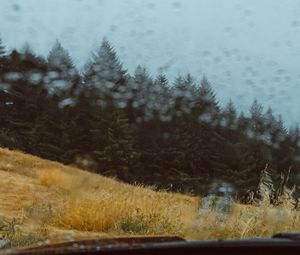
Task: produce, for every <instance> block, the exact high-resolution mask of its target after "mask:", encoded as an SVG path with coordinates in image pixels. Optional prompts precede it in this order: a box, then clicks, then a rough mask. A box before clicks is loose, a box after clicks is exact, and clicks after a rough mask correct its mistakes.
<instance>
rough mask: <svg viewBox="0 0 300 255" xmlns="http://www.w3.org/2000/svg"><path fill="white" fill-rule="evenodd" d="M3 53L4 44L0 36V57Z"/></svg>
mask: <svg viewBox="0 0 300 255" xmlns="http://www.w3.org/2000/svg"><path fill="white" fill-rule="evenodd" d="M4 55H5V46H4V45H3V44H2V39H1V38H0V58H1V57H3V56H4Z"/></svg>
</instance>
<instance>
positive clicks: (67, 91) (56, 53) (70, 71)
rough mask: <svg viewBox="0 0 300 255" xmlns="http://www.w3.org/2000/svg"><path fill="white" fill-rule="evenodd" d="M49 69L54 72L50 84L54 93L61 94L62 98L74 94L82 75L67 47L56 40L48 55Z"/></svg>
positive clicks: (50, 89) (49, 86)
mask: <svg viewBox="0 0 300 255" xmlns="http://www.w3.org/2000/svg"><path fill="white" fill-rule="evenodd" d="M47 61H48V68H49V71H52V72H54V77H51V78H50V80H49V84H48V89H49V91H50V92H51V93H52V94H59V95H60V97H61V98H62V100H63V99H64V98H67V97H70V96H74V94H76V92H78V91H77V89H78V84H79V82H80V77H79V74H78V71H77V69H76V67H75V66H74V64H73V61H72V59H71V57H70V55H69V53H68V51H67V50H66V49H64V48H63V47H62V46H61V44H60V42H59V41H58V40H56V42H55V44H54V46H53V47H52V49H51V51H50V52H49V55H48V57H47Z"/></svg>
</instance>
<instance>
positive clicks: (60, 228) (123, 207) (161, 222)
mask: <svg viewBox="0 0 300 255" xmlns="http://www.w3.org/2000/svg"><path fill="white" fill-rule="evenodd" d="M0 180H1V185H0V201H1V203H0V216H2V217H5V220H6V221H7V222H9V221H10V220H11V219H13V218H16V219H17V221H18V226H17V227H18V229H19V230H20V232H22V233H23V235H24V234H25V235H28V234H30V233H40V234H39V235H40V236H39V237H35V238H41V239H43V238H44V237H45V236H46V237H50V238H52V239H53V238H56V239H57V238H58V239H60V238H61V236H64V235H65V234H66V233H71V234H72V236H73V237H75V238H89V237H92V236H120V235H129V234H135V235H146V234H147V235H149V234H150V235H155V234H182V229H183V227H184V226H185V225H187V224H189V223H188V222H189V220H190V219H191V217H192V216H193V215H194V214H195V213H196V211H197V207H198V199H197V198H194V197H189V196H184V195H179V194H170V193H166V192H155V191H153V190H152V189H150V188H145V187H141V186H132V185H128V184H124V183H121V182H118V181H116V180H114V179H111V178H106V177H103V176H101V175H98V174H94V173H90V172H87V171H83V170H80V169H78V168H74V167H69V166H64V165H62V164H59V163H55V162H51V161H48V160H42V159H40V158H38V157H35V156H31V155H27V154H23V153H21V152H15V151H9V150H6V149H0Z"/></svg>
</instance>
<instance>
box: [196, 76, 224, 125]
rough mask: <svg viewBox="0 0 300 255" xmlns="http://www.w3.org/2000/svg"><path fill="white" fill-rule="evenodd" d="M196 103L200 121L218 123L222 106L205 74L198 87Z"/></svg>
mask: <svg viewBox="0 0 300 255" xmlns="http://www.w3.org/2000/svg"><path fill="white" fill-rule="evenodd" d="M196 105H197V113H198V118H199V120H200V121H204V122H211V123H213V124H214V125H216V124H217V123H216V121H217V120H218V119H219V112H220V107H219V105H218V102H217V100H216V95H215V93H214V91H213V89H212V87H211V85H210V83H209V82H208V80H207V78H206V77H205V76H203V78H202V80H201V83H200V87H199V88H198V89H197V97H196Z"/></svg>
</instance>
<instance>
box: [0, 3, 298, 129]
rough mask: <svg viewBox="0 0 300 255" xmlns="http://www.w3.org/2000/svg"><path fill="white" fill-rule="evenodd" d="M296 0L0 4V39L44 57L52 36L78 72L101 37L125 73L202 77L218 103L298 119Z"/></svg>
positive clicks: (287, 118) (171, 77) (9, 45)
mask: <svg viewBox="0 0 300 255" xmlns="http://www.w3.org/2000/svg"><path fill="white" fill-rule="evenodd" d="M299 32H300V1H299V0H276V1H275V0H251V1H249V0H182V1H180V0H0V36H1V37H2V39H3V42H4V44H5V45H6V46H8V47H9V49H11V48H14V47H16V48H21V46H22V44H24V42H28V43H30V45H31V46H32V48H33V49H34V50H35V51H36V52H37V53H38V54H42V55H44V56H46V55H47V53H48V52H49V50H50V48H51V47H52V45H53V44H54V42H55V40H56V39H59V40H60V41H61V43H62V44H63V46H64V47H65V48H67V49H68V50H69V52H70V54H71V56H72V57H73V59H74V62H75V64H76V65H77V66H78V68H79V69H81V68H82V67H83V65H84V63H85V62H86V60H87V59H88V57H89V55H90V53H91V51H92V50H95V49H97V47H99V45H100V43H101V41H102V38H103V37H104V36H106V37H107V38H108V39H109V40H110V41H111V42H112V44H113V46H114V47H115V49H116V50H117V52H118V55H119V57H120V60H121V61H122V63H123V64H124V66H125V67H126V68H128V70H129V72H130V73H132V72H133V70H134V69H135V67H136V66H137V65H138V64H142V65H145V66H146V67H147V68H148V69H149V71H150V73H151V74H152V75H153V76H154V75H156V74H158V73H159V72H164V73H166V74H167V76H168V77H169V78H170V79H171V80H173V79H174V78H175V77H176V76H177V75H178V74H185V73H186V72H190V73H192V75H193V76H194V77H195V78H197V79H200V78H201V77H202V75H203V74H204V73H205V74H206V75H207V77H208V79H209V80H210V81H211V83H212V85H213V88H214V89H215V91H216V93H217V97H218V99H219V100H220V103H221V104H222V105H223V104H224V103H225V102H227V101H228V100H229V98H230V97H231V98H232V99H233V101H234V102H235V104H236V106H237V107H238V109H239V110H245V109H248V107H249V105H250V104H251V103H252V101H253V99H254V98H257V99H258V100H259V101H260V102H261V103H262V104H263V105H264V106H265V107H267V106H269V105H271V106H272V108H273V109H274V111H275V113H277V114H279V113H280V114H282V115H283V118H284V119H285V120H286V121H288V124H291V123H295V122H300V121H299V120H300V108H299V97H300V33H299Z"/></svg>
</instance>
